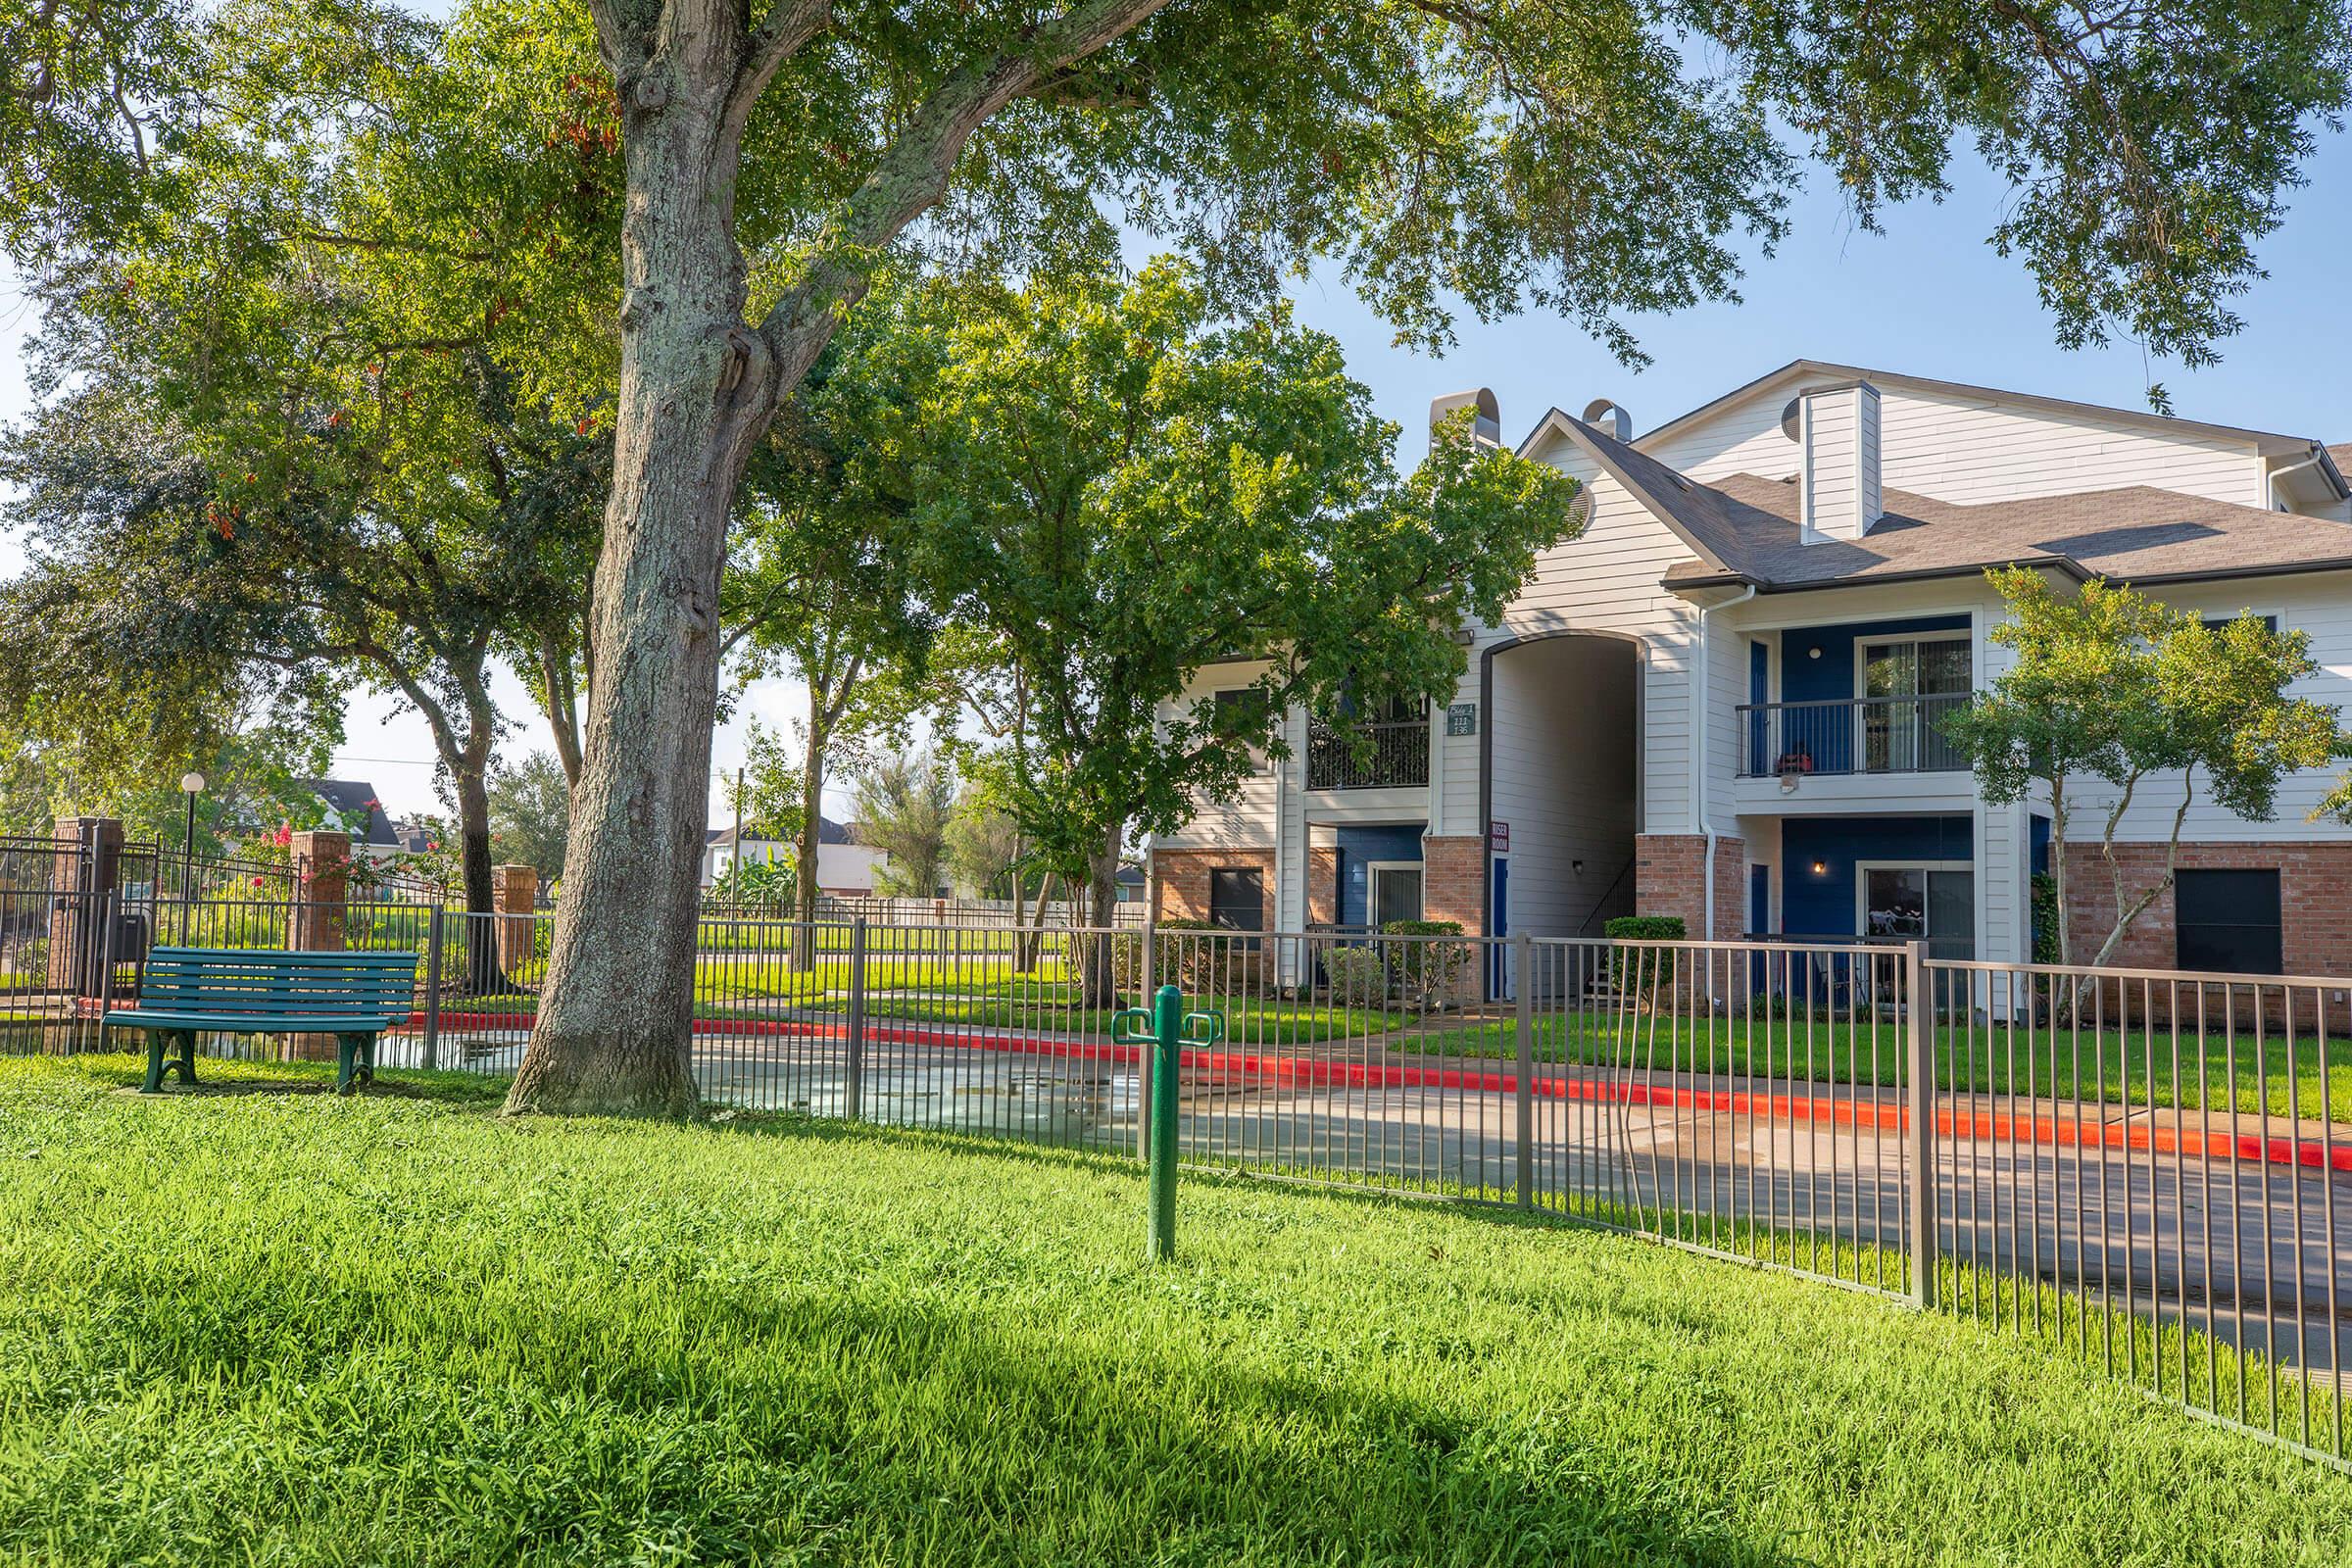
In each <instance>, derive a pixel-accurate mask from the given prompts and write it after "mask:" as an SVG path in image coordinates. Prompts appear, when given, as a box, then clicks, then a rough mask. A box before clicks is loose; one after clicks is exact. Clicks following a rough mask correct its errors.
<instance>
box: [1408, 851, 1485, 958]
mask: <svg viewBox="0 0 2352 1568" xmlns="http://www.w3.org/2000/svg"><path fill="white" fill-rule="evenodd" d="M1486 905H1487V841H1486V840H1485V838H1483V837H1481V836H1478V835H1475V834H1457V835H1453V836H1449V837H1446V838H1440V837H1437V836H1436V835H1434V834H1433V835H1431V836H1429V837H1427V838H1424V839H1423V840H1422V841H1421V918H1423V919H1424V920H1451V921H1453V922H1455V923H1456V924H1458V925H1459V926H1460V927H1461V928H1462V934H1463V935H1464V936H1472V937H1478V936H1485V935H1486V933H1487V907H1486Z"/></svg>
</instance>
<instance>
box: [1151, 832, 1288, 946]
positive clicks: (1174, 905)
mask: <svg viewBox="0 0 2352 1568" xmlns="http://www.w3.org/2000/svg"><path fill="white" fill-rule="evenodd" d="M1250 870H1253V871H1255V872H1257V873H1258V878H1259V881H1260V882H1261V883H1262V884H1263V885H1264V887H1265V890H1266V916H1265V924H1266V929H1268V930H1272V929H1273V927H1274V923H1275V922H1274V886H1275V869H1274V852H1273V851H1272V850H1153V851H1152V873H1153V874H1152V889H1153V891H1152V918H1153V919H1155V920H1206V919H1207V918H1208V873H1209V872H1211V871H1250Z"/></svg>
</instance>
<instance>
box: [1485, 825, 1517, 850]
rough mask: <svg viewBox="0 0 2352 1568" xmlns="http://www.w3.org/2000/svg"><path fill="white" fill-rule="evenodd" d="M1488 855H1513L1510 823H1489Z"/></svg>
mask: <svg viewBox="0 0 2352 1568" xmlns="http://www.w3.org/2000/svg"><path fill="white" fill-rule="evenodd" d="M1487 853H1488V854H1489V855H1508V854H1510V853H1511V824H1510V823H1508V822H1489V823H1488V824H1487Z"/></svg>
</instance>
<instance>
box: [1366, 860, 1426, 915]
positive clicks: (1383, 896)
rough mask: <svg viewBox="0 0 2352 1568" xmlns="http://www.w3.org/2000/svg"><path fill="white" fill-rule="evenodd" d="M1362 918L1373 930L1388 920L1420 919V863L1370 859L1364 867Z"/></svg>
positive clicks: (1416, 861) (1415, 861)
mask: <svg viewBox="0 0 2352 1568" xmlns="http://www.w3.org/2000/svg"><path fill="white" fill-rule="evenodd" d="M1364 870H1365V874H1366V878H1367V882H1366V886H1365V889H1364V917H1365V919H1366V920H1367V921H1368V922H1369V923H1370V925H1371V927H1372V929H1373V930H1375V931H1382V930H1386V929H1387V928H1388V925H1389V922H1390V921H1392V920H1418V919H1420V918H1421V862H1420V861H1418V860H1373V861H1370V862H1368V863H1367V864H1366V865H1365V867H1364Z"/></svg>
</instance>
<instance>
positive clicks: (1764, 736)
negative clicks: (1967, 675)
mask: <svg viewBox="0 0 2352 1568" xmlns="http://www.w3.org/2000/svg"><path fill="white" fill-rule="evenodd" d="M1968 702H1969V696H1968V694H1967V693H1965V692H1955V693H1949V694H1942V695H1937V696H1932V697H1857V698H1850V699H1845V700H1840V701H1831V702H1814V703H1742V704H1741V705H1740V707H1739V709H1738V711H1737V717H1738V733H1739V735H1740V776H1741V777H1743V778H1770V777H1774V776H1776V775H1779V776H1786V775H1802V774H1806V773H1939V772H1955V771H1962V770H1965V769H1966V768H1967V767H1968V765H1969V763H1968V759H1967V757H1966V756H1965V755H1964V754H1963V753H1962V752H1961V751H1960V749H1959V748H1958V747H1956V746H1954V745H1953V744H1952V743H1951V742H1950V741H1949V740H1947V739H1946V738H1945V737H1944V734H1943V730H1942V727H1941V725H1942V721H1943V719H1945V718H1946V717H1948V716H1949V715H1951V714H1953V713H1956V712H1958V711H1960V710H1961V709H1962V708H1964V707H1966V706H1967V705H1968Z"/></svg>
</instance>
